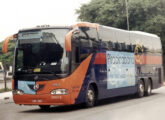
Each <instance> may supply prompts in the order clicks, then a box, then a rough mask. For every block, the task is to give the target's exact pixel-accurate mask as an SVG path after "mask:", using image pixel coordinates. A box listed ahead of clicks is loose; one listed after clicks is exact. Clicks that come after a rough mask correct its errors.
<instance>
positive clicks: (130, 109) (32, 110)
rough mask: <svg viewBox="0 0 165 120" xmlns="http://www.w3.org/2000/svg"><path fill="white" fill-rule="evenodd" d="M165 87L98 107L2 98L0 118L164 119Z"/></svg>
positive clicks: (21, 119)
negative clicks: (45, 108)
mask: <svg viewBox="0 0 165 120" xmlns="http://www.w3.org/2000/svg"><path fill="white" fill-rule="evenodd" d="M164 119H165V87H162V88H159V89H157V90H154V91H153V94H152V95H151V96H150V97H143V98H135V97H134V96H125V97H117V98H111V99H107V100H104V101H101V102H100V103H99V105H98V106H96V107H93V108H84V107H80V106H66V107H52V108H50V110H48V111H43V110H40V109H39V107H38V106H19V105H15V104H14V103H13V102H12V100H1V101H0V120H164Z"/></svg>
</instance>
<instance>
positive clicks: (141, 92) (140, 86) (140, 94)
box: [137, 80, 144, 98]
mask: <svg viewBox="0 0 165 120" xmlns="http://www.w3.org/2000/svg"><path fill="white" fill-rule="evenodd" d="M137 96H138V97H139V98H141V97H143V96H144V82H143V81H142V80H140V81H139V84H138V92H137Z"/></svg>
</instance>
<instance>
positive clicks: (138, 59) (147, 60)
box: [135, 55, 163, 64]
mask: <svg viewBox="0 0 165 120" xmlns="http://www.w3.org/2000/svg"><path fill="white" fill-rule="evenodd" d="M162 61H163V60H162V56H148V55H135V64H162Z"/></svg>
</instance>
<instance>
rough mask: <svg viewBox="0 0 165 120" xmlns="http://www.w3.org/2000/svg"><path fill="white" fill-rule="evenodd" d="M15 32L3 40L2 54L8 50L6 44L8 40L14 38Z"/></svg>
mask: <svg viewBox="0 0 165 120" xmlns="http://www.w3.org/2000/svg"><path fill="white" fill-rule="evenodd" d="M17 36H18V35H17V34H14V35H11V36H9V37H7V38H6V39H5V40H4V42H3V46H2V52H3V54H6V53H7V51H8V44H9V42H10V40H12V39H14V38H17Z"/></svg>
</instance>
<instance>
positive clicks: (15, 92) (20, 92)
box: [13, 90, 24, 95]
mask: <svg viewBox="0 0 165 120" xmlns="http://www.w3.org/2000/svg"><path fill="white" fill-rule="evenodd" d="M13 94H14V95H23V94H24V92H23V91H22V90H13Z"/></svg>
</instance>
